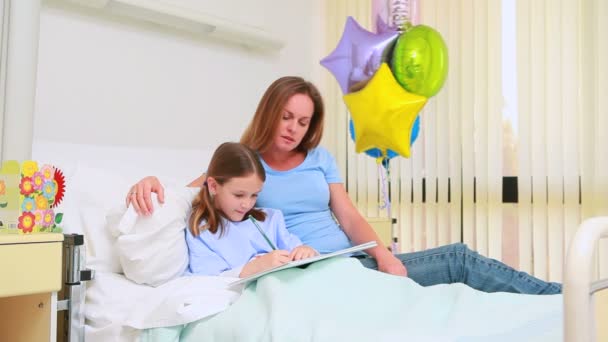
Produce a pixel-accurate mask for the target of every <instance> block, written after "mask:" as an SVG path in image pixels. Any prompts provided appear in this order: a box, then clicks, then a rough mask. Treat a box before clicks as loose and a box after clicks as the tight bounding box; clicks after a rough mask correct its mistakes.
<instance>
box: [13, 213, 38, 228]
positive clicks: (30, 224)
mask: <svg viewBox="0 0 608 342" xmlns="http://www.w3.org/2000/svg"><path fill="white" fill-rule="evenodd" d="M35 222H36V217H35V216H34V214H32V213H30V212H25V213H23V214H21V216H19V224H18V225H17V228H19V229H21V230H22V231H23V232H24V233H31V232H32V230H33V229H34V223H35Z"/></svg>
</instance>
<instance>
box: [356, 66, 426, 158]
mask: <svg viewBox="0 0 608 342" xmlns="http://www.w3.org/2000/svg"><path fill="white" fill-rule="evenodd" d="M426 101H427V99H426V97H424V96H420V95H415V94H411V93H408V92H407V91H405V90H404V89H403V88H402V87H401V86H400V85H399V83H397V81H396V80H395V78H394V77H393V74H392V73H391V70H390V69H389V67H388V65H387V64H386V63H382V65H381V66H380V69H378V71H377V72H376V73H375V74H374V76H373V77H372V78H371V80H370V81H369V83H368V84H367V85H366V86H365V88H363V89H362V90H360V91H357V92H354V93H351V94H346V95H344V102H345V103H346V106H347V107H348V109H349V111H350V113H351V116H352V118H353V122H354V125H355V136H356V137H357V139H356V140H355V151H357V153H361V152H363V151H367V150H369V149H372V148H378V149H380V151H381V152H382V155H383V156H386V155H388V150H389V149H390V150H393V151H395V152H396V153H398V154H399V155H401V156H404V157H406V158H407V157H409V156H410V141H411V134H412V131H413V126H414V122H415V121H416V117H417V116H418V112H419V111H420V110H421V109H422V107H424V105H425V104H426ZM404 134H405V138H404Z"/></svg>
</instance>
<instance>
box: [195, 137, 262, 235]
mask: <svg viewBox="0 0 608 342" xmlns="http://www.w3.org/2000/svg"><path fill="white" fill-rule="evenodd" d="M251 174H255V175H257V176H258V177H260V179H261V180H262V182H264V181H265V180H266V172H264V167H263V166H262V163H260V159H259V158H258V156H257V154H256V153H255V152H254V151H253V150H252V149H250V148H249V147H247V146H245V145H243V144H240V143H235V142H227V143H223V144H221V145H220V146H219V147H218V148H217V149H216V150H215V152H214V153H213V157H211V162H210V163H209V169H207V177H213V179H215V181H216V182H217V183H218V184H219V185H223V184H225V183H226V182H228V181H230V180H231V179H232V178H235V177H247V176H249V175H251ZM249 215H251V216H253V217H254V218H255V219H257V220H258V221H264V220H265V219H266V214H265V213H264V212H263V211H261V210H259V209H255V208H252V209H251V210H250V211H249V212H248V213H246V214H245V217H247V216H249ZM221 217H222V213H221V211H220V210H218V209H217V208H216V207H215V205H214V203H213V198H212V197H211V195H210V194H209V187H208V185H207V181H205V183H204V184H203V187H202V188H201V191H200V192H199V193H198V195H197V196H196V198H195V199H194V200H193V201H192V213H191V215H190V219H189V220H188V227H189V229H190V232H191V233H192V235H194V236H198V235H199V234H200V233H201V232H203V231H204V230H206V229H208V230H209V231H210V232H211V233H213V234H215V233H216V232H217V231H218V230H219V231H220V236H221V235H222V234H223V232H224V222H223V220H222V219H221ZM203 221H206V222H205V224H204V225H203V226H201V224H202V223H203Z"/></svg>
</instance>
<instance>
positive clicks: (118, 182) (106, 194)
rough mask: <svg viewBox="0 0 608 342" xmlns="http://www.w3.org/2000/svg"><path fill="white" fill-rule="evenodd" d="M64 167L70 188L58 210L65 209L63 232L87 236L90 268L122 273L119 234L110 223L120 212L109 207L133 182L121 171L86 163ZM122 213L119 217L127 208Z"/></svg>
mask: <svg viewBox="0 0 608 342" xmlns="http://www.w3.org/2000/svg"><path fill="white" fill-rule="evenodd" d="M60 169H61V170H62V171H64V176H65V181H66V192H65V198H64V200H63V202H62V203H60V205H59V207H58V208H57V209H56V211H57V212H59V213H63V221H62V223H61V227H62V228H63V232H64V233H66V234H82V235H83V236H84V243H85V246H84V248H85V250H86V256H87V258H86V266H87V267H88V268H91V269H95V270H97V271H104V272H113V273H122V267H121V266H120V260H119V259H118V254H117V253H116V250H115V243H116V238H114V237H113V236H112V235H111V234H110V232H109V231H108V230H107V229H106V226H107V225H108V223H107V219H108V218H110V219H112V218H113V217H115V216H116V210H112V209H109V208H111V207H116V205H117V204H120V203H121V202H122V201H123V198H124V194H126V193H127V191H128V189H129V185H130V184H129V183H128V182H127V181H126V180H125V179H124V178H123V177H122V176H120V175H119V174H116V173H113V172H111V171H109V170H103V169H98V168H93V167H88V166H86V165H82V164H74V165H71V166H68V167H63V166H60ZM122 206H123V208H124V204H123V205H122ZM118 213H119V214H120V216H118V218H117V219H118V220H119V219H120V218H121V217H122V214H123V213H124V209H123V210H122V211H119V212H118Z"/></svg>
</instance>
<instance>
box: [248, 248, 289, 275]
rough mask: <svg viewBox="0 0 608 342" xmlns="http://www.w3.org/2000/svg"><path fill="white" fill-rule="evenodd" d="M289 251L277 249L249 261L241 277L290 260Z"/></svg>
mask: <svg viewBox="0 0 608 342" xmlns="http://www.w3.org/2000/svg"><path fill="white" fill-rule="evenodd" d="M290 261H291V259H289V252H288V251H285V250H276V251H272V252H270V253H267V254H264V255H261V256H259V257H257V258H255V259H253V260H251V261H250V262H248V263H247V264H246V265H245V267H243V270H242V271H241V274H239V277H241V278H245V277H248V276H250V275H252V274H256V273H258V272H262V271H265V270H267V269H270V268H275V267H278V266H281V265H284V264H286V263H288V262H290Z"/></svg>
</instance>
